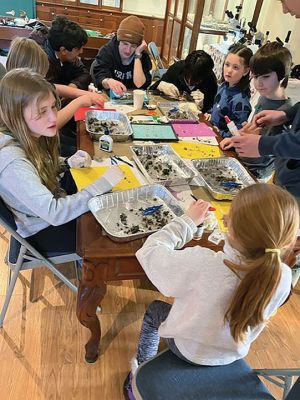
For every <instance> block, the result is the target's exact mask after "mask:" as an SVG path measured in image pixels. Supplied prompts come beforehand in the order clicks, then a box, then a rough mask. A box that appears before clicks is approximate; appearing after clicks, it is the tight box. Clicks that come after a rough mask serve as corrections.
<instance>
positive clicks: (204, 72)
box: [183, 50, 214, 84]
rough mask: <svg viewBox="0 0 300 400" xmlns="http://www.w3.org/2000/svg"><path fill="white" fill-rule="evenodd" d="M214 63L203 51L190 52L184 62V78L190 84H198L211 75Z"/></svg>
mask: <svg viewBox="0 0 300 400" xmlns="http://www.w3.org/2000/svg"><path fill="white" fill-rule="evenodd" d="M213 67H214V62H213V59H212V58H211V56H210V55H209V54H207V53H206V52H205V51H203V50H194V51H192V52H191V53H190V54H189V55H188V56H187V57H186V59H185V62H184V70H183V73H184V78H185V79H186V80H188V81H190V82H192V83H195V84H197V83H199V82H201V81H202V80H204V79H205V78H207V77H208V76H209V75H212V74H213Z"/></svg>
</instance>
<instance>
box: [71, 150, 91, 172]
mask: <svg viewBox="0 0 300 400" xmlns="http://www.w3.org/2000/svg"><path fill="white" fill-rule="evenodd" d="M67 163H68V164H69V166H70V167H71V168H84V167H90V166H91V163H92V159H91V157H90V155H89V154H88V153H87V152H86V151H83V150H78V151H76V153H75V154H73V155H72V156H71V157H69V158H68V159H67Z"/></svg>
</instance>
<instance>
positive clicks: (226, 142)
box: [220, 137, 233, 151]
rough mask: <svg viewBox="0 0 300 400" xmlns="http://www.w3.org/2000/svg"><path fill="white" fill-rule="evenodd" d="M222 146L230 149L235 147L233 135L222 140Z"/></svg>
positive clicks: (224, 148)
mask: <svg viewBox="0 0 300 400" xmlns="http://www.w3.org/2000/svg"><path fill="white" fill-rule="evenodd" d="M220 147H221V149H222V150H225V151H226V150H229V149H231V148H232V147H233V144H232V139H231V137H228V138H225V139H223V140H222V141H221V142H220Z"/></svg>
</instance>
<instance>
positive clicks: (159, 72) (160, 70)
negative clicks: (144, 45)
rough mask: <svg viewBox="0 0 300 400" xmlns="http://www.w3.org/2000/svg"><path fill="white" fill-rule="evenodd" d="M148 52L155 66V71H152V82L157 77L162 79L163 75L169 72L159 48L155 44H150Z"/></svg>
mask: <svg viewBox="0 0 300 400" xmlns="http://www.w3.org/2000/svg"><path fill="white" fill-rule="evenodd" d="M148 50H149V53H150V55H151V57H152V61H153V63H154V66H155V69H153V70H152V80H153V79H154V78H156V77H158V78H159V79H160V78H161V77H162V76H163V74H164V73H165V72H166V71H167V68H165V66H164V63H163V62H162V59H161V58H160V55H159V52H158V48H157V46H156V44H155V42H150V43H148Z"/></svg>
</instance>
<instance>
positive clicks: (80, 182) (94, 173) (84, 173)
mask: <svg viewBox="0 0 300 400" xmlns="http://www.w3.org/2000/svg"><path fill="white" fill-rule="evenodd" d="M118 167H119V168H121V170H122V171H123V172H124V174H125V177H124V179H123V180H122V181H121V182H120V183H118V184H117V185H116V186H115V187H114V188H113V189H112V190H113V191H116V190H127V189H133V188H136V187H139V186H141V183H140V182H139V181H138V179H137V178H136V176H135V175H134V173H133V171H132V169H131V168H130V167H129V166H128V165H118ZM108 168H110V167H109V166H101V167H93V168H80V169H74V168H71V169H70V171H71V174H72V176H73V179H74V181H75V183H76V186H77V189H78V190H79V191H80V190H82V189H83V188H85V187H86V186H88V185H89V184H91V183H93V182H94V181H95V180H96V179H98V178H100V176H102V175H103V174H104V172H105V171H106V170H107V169H108Z"/></svg>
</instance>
